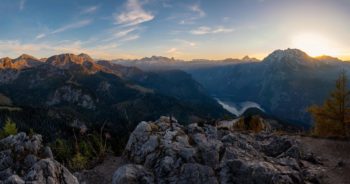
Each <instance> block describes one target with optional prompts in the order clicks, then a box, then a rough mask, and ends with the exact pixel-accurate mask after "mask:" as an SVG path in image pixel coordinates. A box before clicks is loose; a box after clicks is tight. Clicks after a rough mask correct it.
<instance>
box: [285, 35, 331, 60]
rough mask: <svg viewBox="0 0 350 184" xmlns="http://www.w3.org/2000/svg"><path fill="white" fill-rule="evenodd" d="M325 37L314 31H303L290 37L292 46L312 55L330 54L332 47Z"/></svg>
mask: <svg viewBox="0 0 350 184" xmlns="http://www.w3.org/2000/svg"><path fill="white" fill-rule="evenodd" d="M331 45H332V44H331V41H330V40H329V39H327V37H325V36H323V35H320V34H315V33H303V34H299V35H296V36H294V37H293V38H292V46H293V47H294V48H298V49H300V50H303V51H304V52H306V53H308V54H309V55H310V56H312V57H316V56H321V55H331V54H333V53H334V48H332V46H331Z"/></svg>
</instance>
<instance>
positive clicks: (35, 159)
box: [0, 133, 78, 184]
mask: <svg viewBox="0 0 350 184" xmlns="http://www.w3.org/2000/svg"><path fill="white" fill-rule="evenodd" d="M24 183H31V184H58V183H67V184H77V183H78V180H77V179H76V178H75V177H74V176H73V175H72V174H71V173H70V172H69V171H68V169H66V168H65V167H64V166H63V165H61V164H60V163H58V162H57V161H56V160H54V159H53V155H52V152H51V149H50V148H49V147H44V146H43V144H42V137H41V135H32V136H27V135H26V134H25V133H19V134H17V135H10V136H8V137H6V138H4V139H2V140H0V184H24Z"/></svg>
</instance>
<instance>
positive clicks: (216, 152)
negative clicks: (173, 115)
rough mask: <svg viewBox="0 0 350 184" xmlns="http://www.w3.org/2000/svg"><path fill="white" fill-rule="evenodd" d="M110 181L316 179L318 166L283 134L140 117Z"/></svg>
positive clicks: (319, 171)
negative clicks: (142, 120) (252, 131)
mask: <svg viewBox="0 0 350 184" xmlns="http://www.w3.org/2000/svg"><path fill="white" fill-rule="evenodd" d="M124 157H125V159H127V160H128V161H129V163H130V164H126V165H123V166H121V167H119V169H118V170H117V171H116V172H115V173H114V176H113V183H114V184H121V183H201V184H204V183H214V184H215V183H245V184H250V183H252V184H253V183H254V184H259V183H261V184H265V183H272V184H275V183H276V184H277V183H320V178H321V177H322V173H323V172H324V167H323V166H322V163H321V162H320V160H319V158H317V157H316V156H314V154H312V153H310V152H304V151H302V150H301V148H300V144H299V142H298V141H296V140H295V139H293V138H290V137H288V136H278V135H273V134H269V133H260V134H250V133H242V132H241V133H238V132H234V131H231V130H229V129H227V128H225V127H220V128H217V127H215V126H211V125H198V124H191V125H188V126H187V127H184V126H181V125H180V124H178V123H177V122H176V120H171V119H169V118H167V117H162V118H160V119H159V120H157V121H156V122H141V123H140V124H139V125H138V126H137V127H136V129H135V130H134V132H133V133H132V134H131V136H130V138H129V141H128V144H127V146H126V148H125V152H124Z"/></svg>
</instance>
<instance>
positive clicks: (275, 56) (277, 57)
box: [263, 48, 314, 63]
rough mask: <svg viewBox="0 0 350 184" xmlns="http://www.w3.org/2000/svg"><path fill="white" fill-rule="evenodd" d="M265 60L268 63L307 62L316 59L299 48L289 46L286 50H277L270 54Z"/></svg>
mask: <svg viewBox="0 0 350 184" xmlns="http://www.w3.org/2000/svg"><path fill="white" fill-rule="evenodd" d="M263 61H264V62H268V63H271V62H273V63H276V62H278V63H280V62H283V63H285V62H286V63H291V62H294V63H295V62H296V63H307V62H311V61H314V59H313V58H311V57H310V56H309V55H307V54H306V53H305V52H303V51H301V50H299V49H290V48H288V49H286V50H275V51H274V52H272V53H271V54H270V55H268V56H267V57H266V58H265V59H264V60H263Z"/></svg>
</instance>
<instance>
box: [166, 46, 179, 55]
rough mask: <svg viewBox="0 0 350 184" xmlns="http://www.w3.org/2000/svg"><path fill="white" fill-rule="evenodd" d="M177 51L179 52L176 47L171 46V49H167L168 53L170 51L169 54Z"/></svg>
mask: <svg viewBox="0 0 350 184" xmlns="http://www.w3.org/2000/svg"><path fill="white" fill-rule="evenodd" d="M177 52H178V50H177V48H175V47H173V48H170V49H169V50H167V51H166V53H168V54H174V53H177Z"/></svg>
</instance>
